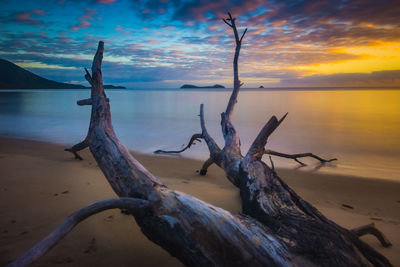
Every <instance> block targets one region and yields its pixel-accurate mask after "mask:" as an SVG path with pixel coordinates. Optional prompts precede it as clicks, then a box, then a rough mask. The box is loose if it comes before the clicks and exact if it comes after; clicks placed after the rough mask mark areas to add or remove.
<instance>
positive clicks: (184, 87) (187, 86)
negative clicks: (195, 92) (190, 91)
mask: <svg viewBox="0 0 400 267" xmlns="http://www.w3.org/2000/svg"><path fill="white" fill-rule="evenodd" d="M186 88H225V86H223V85H220V84H214V85H212V86H196V85H193V84H184V85H182V86H181V89H186Z"/></svg>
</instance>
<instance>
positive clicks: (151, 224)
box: [10, 16, 390, 266]
mask: <svg viewBox="0 0 400 267" xmlns="http://www.w3.org/2000/svg"><path fill="white" fill-rule="evenodd" d="M230 21H231V22H230V23H229V22H228V21H226V22H227V24H228V25H231V26H232V27H233V28H234V30H235V36H236V37H237V32H236V27H235V24H234V19H233V18H232V17H231V16H230ZM243 36H244V34H243V35H242V37H241V38H240V41H241V40H242V39H243ZM237 40H239V39H237ZM103 50H104V43H103V42H100V43H99V46H98V49H97V52H96V55H95V57H94V60H93V65H92V74H90V73H89V72H88V71H86V76H85V77H86V79H87V80H88V81H89V83H90V84H91V86H92V90H91V98H90V100H84V101H78V102H79V104H85V105H91V106H92V113H91V119H90V125H89V130H88V134H87V137H86V138H85V140H84V141H82V142H81V143H79V144H78V145H75V146H73V147H72V148H69V149H67V151H70V152H72V153H74V155H75V156H76V157H78V158H79V157H80V156H79V154H78V152H79V150H81V149H84V148H86V147H89V149H90V151H91V152H92V154H93V156H94V158H95V159H96V161H97V163H98V165H99V167H100V168H101V170H102V171H103V173H104V175H105V177H106V179H107V180H108V182H109V183H110V185H111V186H112V188H113V189H114V191H115V192H116V194H117V195H118V196H119V197H121V201H120V202H119V201H116V202H113V203H112V204H110V203H108V202H107V201H106V204H104V202H103V203H102V204H99V203H96V204H94V205H92V206H89V207H87V208H84V209H83V210H81V211H79V212H78V213H77V214H75V215H72V216H71V217H70V218H73V219H72V222H71V221H70V219H67V221H66V222H64V223H63V224H62V225H61V226H60V227H59V228H57V229H56V230H55V232H54V233H52V234H51V235H50V236H49V238H45V239H44V240H43V241H42V242H40V243H39V244H38V245H37V246H35V247H34V248H33V250H30V251H28V253H27V254H25V255H24V256H22V258H20V259H17V260H16V261H15V262H13V263H11V264H10V266H24V265H28V264H29V263H31V262H33V261H34V260H36V259H37V258H38V255H39V256H40V255H43V254H44V253H46V252H47V250H49V249H50V248H51V247H52V246H53V245H55V244H56V243H57V242H58V241H59V240H60V239H61V238H62V237H63V236H64V235H65V234H66V233H68V231H70V230H71V229H72V227H73V226H74V225H76V224H77V223H79V222H80V221H81V220H83V219H84V218H86V217H87V216H90V215H91V214H93V213H95V212H99V211H101V210H102V209H105V208H128V211H129V212H130V214H132V215H133V216H134V218H135V220H136V222H137V223H138V224H139V226H140V227H141V230H142V232H143V233H144V234H145V235H146V236H147V237H148V238H149V239H150V240H151V241H153V242H155V243H156V244H158V245H159V246H161V247H162V248H164V249H165V250H167V251H168V252H169V253H170V254H171V255H173V256H175V257H177V258H178V259H179V260H180V261H181V262H182V263H184V264H186V265H188V266H315V265H323V266H367V265H369V263H373V264H374V265H376V266H390V263H389V262H388V261H387V260H386V259H385V258H384V257H383V256H382V255H380V254H379V253H378V252H376V251H375V250H373V249H372V248H370V247H369V246H368V245H367V244H365V243H364V242H362V241H360V240H359V239H358V235H361V234H363V233H364V232H365V231H364V232H363V230H359V231H358V230H355V231H354V232H352V231H349V230H346V229H343V228H341V227H340V226H338V225H336V224H335V223H333V222H331V221H329V220H327V219H326V218H325V217H324V216H323V215H322V214H320V213H319V212H318V211H317V210H316V209H315V208H314V207H312V206H311V205H310V204H308V203H307V202H305V201H304V200H302V199H301V198H300V197H299V196H297V195H296V193H295V192H294V191H293V190H291V189H290V188H289V187H288V186H287V185H286V184H285V183H284V182H283V181H282V180H281V179H280V178H279V177H278V176H277V175H276V173H275V172H274V170H272V169H270V168H269V167H268V166H267V165H266V164H265V163H263V162H262V161H261V157H262V154H263V153H264V150H263V149H264V146H265V144H266V140H267V138H268V136H269V135H270V134H271V133H272V132H273V130H274V129H276V128H277V127H278V125H279V123H281V122H282V119H281V120H279V121H278V120H277V119H276V118H275V117H273V118H271V119H270V121H269V122H268V123H267V124H266V125H265V127H264V128H263V130H262V131H261V132H260V134H259V135H258V137H257V138H256V140H255V141H254V143H253V145H252V147H251V149H250V150H249V152H248V153H247V155H246V156H245V157H243V156H242V155H241V154H240V141H239V137H238V136H237V134H236V131H235V128H234V127H233V125H232V123H231V120H230V117H231V113H232V110H233V106H234V105H233V104H232V103H235V102H236V97H237V94H238V90H239V87H240V82H239V81H238V79H235V81H236V83H235V84H236V87H235V89H234V92H233V94H232V97H231V99H230V101H229V103H230V104H228V108H227V111H226V112H225V113H223V114H222V116H221V118H222V129H223V134H224V137H225V147H224V148H223V149H222V150H221V149H220V148H219V147H218V145H217V144H216V142H215V141H214V140H213V139H212V137H211V136H210V135H209V134H208V132H207V129H206V127H205V122H204V115H203V106H202V107H201V113H200V115H201V117H200V120H201V127H202V134H201V137H202V138H203V139H204V140H205V141H206V143H207V145H208V148H209V150H210V159H209V160H207V162H206V163H205V165H204V166H203V168H204V169H205V170H206V169H207V167H208V166H209V165H210V164H212V163H216V164H218V165H219V166H221V167H222V168H224V170H225V171H226V174H227V177H228V178H229V179H230V180H231V181H232V182H233V183H234V184H235V185H236V186H238V187H239V188H240V192H241V196H242V200H243V209H244V212H245V213H246V214H247V215H232V214H231V213H229V212H227V211H225V210H223V209H220V208H217V207H214V206H212V205H210V204H207V203H204V202H202V201H200V200H198V199H196V198H194V197H191V196H189V195H187V194H184V193H181V192H177V191H174V190H170V189H169V188H167V187H166V186H165V185H164V184H163V183H162V182H160V181H159V180H158V179H157V178H156V177H155V176H154V175H152V174H151V173H150V172H149V171H147V170H146V169H145V168H144V167H143V166H142V165H141V164H140V163H139V162H138V161H137V160H136V159H135V158H134V157H133V156H132V155H131V154H130V153H129V151H128V150H127V149H126V148H125V147H124V146H123V145H122V144H121V143H120V142H119V140H118V139H117V137H116V135H115V133H114V130H113V126H112V124H111V112H110V105H109V100H108V98H107V97H106V95H105V93H104V88H103V82H102V73H101V63H102V58H103ZM236 52H237V55H238V50H236ZM236 63H237V60H236ZM235 73H236V75H237V72H235ZM236 75H235V77H236ZM196 137H197V136H195V138H196ZM113 201H115V200H113ZM126 202H129V203H130V204H129V205H128V204H126ZM107 203H108V204H107ZM124 203H125V204H124ZM249 215H250V216H249Z"/></svg>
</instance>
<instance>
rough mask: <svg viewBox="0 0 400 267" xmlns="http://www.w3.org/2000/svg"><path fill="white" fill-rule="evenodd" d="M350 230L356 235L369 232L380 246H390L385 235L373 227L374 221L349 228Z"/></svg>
mask: <svg viewBox="0 0 400 267" xmlns="http://www.w3.org/2000/svg"><path fill="white" fill-rule="evenodd" d="M350 231H351V232H353V233H355V234H356V235H358V236H363V235H367V234H371V235H373V236H375V237H376V238H377V239H378V240H379V241H380V242H381V244H382V246H384V247H390V246H392V243H390V241H389V239H387V237H386V236H385V235H384V234H383V233H382V232H381V231H379V230H378V229H377V228H376V227H375V224H374V223H371V224H367V225H363V226H360V227H357V228H354V229H351V230H350Z"/></svg>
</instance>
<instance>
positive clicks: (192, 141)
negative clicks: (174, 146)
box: [154, 134, 203, 154]
mask: <svg viewBox="0 0 400 267" xmlns="http://www.w3.org/2000/svg"><path fill="white" fill-rule="evenodd" d="M200 138H203V136H202V134H194V135H192V137H191V138H190V140H189V143H188V144H187V145H186V146H185V147H184V148H182V149H181V150H170V151H167V150H161V149H159V150H156V151H154V153H155V154H179V153H182V152H183V151H185V150H186V149H188V148H190V147H191V146H192V145H195V144H196V141H198V142H201V140H200Z"/></svg>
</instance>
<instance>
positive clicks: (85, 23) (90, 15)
mask: <svg viewBox="0 0 400 267" xmlns="http://www.w3.org/2000/svg"><path fill="white" fill-rule="evenodd" d="M97 13H98V11H97V9H92V8H85V13H84V14H83V15H82V16H80V17H79V18H78V20H80V22H79V23H78V24H76V25H73V26H70V27H69V29H70V30H72V31H79V30H80V29H84V28H89V27H90V25H91V23H90V22H89V20H94V16H95V15H96V14H97Z"/></svg>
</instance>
